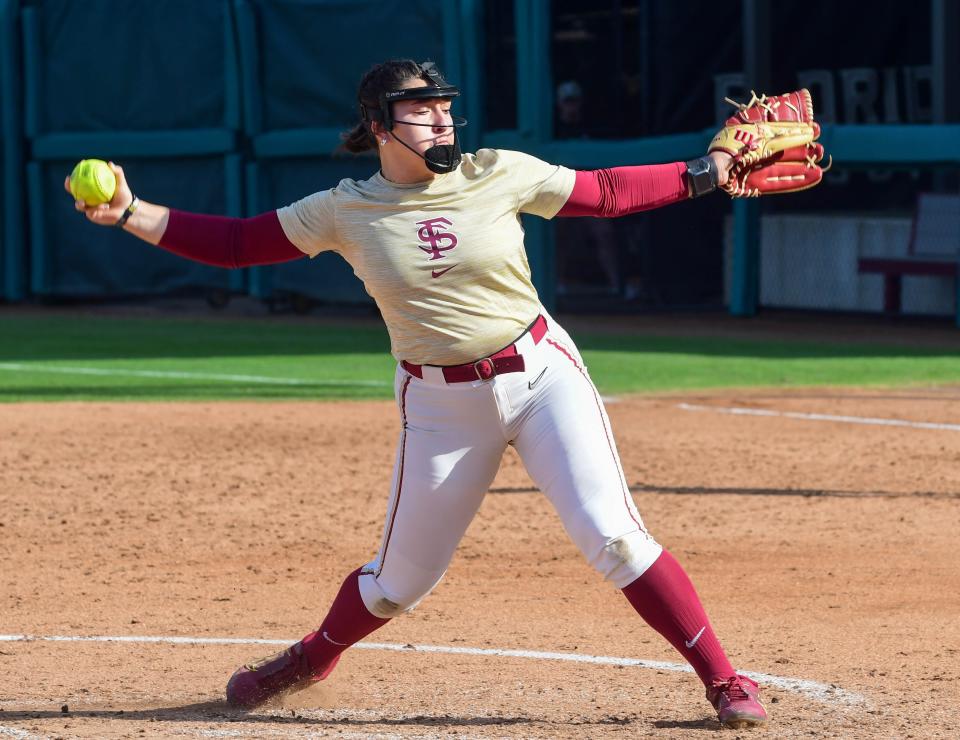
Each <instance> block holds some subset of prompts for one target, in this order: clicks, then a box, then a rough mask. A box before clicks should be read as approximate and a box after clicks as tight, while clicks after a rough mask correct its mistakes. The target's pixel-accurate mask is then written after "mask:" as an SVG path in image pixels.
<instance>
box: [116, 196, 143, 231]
mask: <svg viewBox="0 0 960 740" xmlns="http://www.w3.org/2000/svg"><path fill="white" fill-rule="evenodd" d="M139 205H140V199H139V198H138V197H137V196H133V200H131V201H130V205H128V206H127V210H125V211H124V212H123V215H122V216H121V217H120V218H119V220H118V221H117V222H116V223H115V224H114V226H116V227H117V228H118V229H122V228H123V225H124V224H125V223H126V222H127V221H129V220H130V217H131V216H132V215H133V213H134V211H136V210H137V207H138V206H139Z"/></svg>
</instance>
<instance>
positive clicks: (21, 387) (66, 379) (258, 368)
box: [0, 314, 960, 402]
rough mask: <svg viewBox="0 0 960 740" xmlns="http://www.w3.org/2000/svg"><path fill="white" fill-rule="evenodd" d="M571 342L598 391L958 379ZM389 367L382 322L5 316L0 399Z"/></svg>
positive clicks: (944, 370) (696, 341) (669, 346)
mask: <svg viewBox="0 0 960 740" xmlns="http://www.w3.org/2000/svg"><path fill="white" fill-rule="evenodd" d="M575 339H576V340H577V341H578V343H579V346H580V348H581V350H582V352H583V355H584V358H585V360H586V362H587V364H588V365H589V366H590V370H591V374H592V375H593V378H594V380H595V381H596V382H597V385H598V386H599V387H600V390H601V391H602V392H604V393H631V392H651V391H671V390H695V389H706V388H721V387H758V386H759V387H764V386H765V387H777V386H812V385H834V386H836V385H857V386H870V385H885V386H900V385H917V384H947V383H960V356H958V354H957V353H956V352H955V351H952V350H949V349H937V348H929V347H928V348H911V347H903V346H896V347H894V346H883V345H882V344H876V345H849V344H846V345H840V344H819V343H811V342H801V341H775V342H774V341H768V340H759V339H757V340H752V339H737V340H734V339H727V338H719V337H709V338H689V337H648V336H634V335H630V336H618V335H612V334H606V333H604V334H590V333H584V332H580V333H578V335H577V336H576V337H575ZM394 366H395V363H394V361H393V359H392V358H391V357H390V355H389V341H388V338H387V334H386V331H385V330H384V329H382V328H381V327H379V326H366V325H355V326H329V325H324V324H321V323H310V322H296V323H283V322H281V321H276V320H270V321H266V320H187V319H135V318H103V317H90V316H80V317H64V316H56V317H42V316H11V315H10V314H7V315H6V316H2V318H0V402H3V401H7V402H9V401H36V400H43V401H61V400H119V399H127V400H131V399H135V400H177V399H284V398H309V399H342V398H390V397H392V394H393V370H394ZM227 376H230V377H227ZM237 376H241V377H237Z"/></svg>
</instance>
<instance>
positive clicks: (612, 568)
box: [597, 532, 663, 588]
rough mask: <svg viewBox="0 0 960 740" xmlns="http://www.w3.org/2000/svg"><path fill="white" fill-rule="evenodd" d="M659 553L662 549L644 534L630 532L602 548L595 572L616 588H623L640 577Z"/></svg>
mask: <svg viewBox="0 0 960 740" xmlns="http://www.w3.org/2000/svg"><path fill="white" fill-rule="evenodd" d="M661 552H663V548H662V547H661V546H660V545H659V544H658V543H657V541H656V540H654V539H653V537H651V536H650V535H649V534H647V533H646V532H630V533H629V534H626V535H624V536H623V537H617V538H616V539H615V540H611V541H610V542H608V543H607V544H606V545H605V546H604V548H603V554H602V556H601V558H600V562H599V563H598V564H597V570H599V571H600V573H601V575H603V577H604V578H605V579H607V580H608V581H611V582H612V583H613V584H614V585H615V586H616V587H617V588H623V587H624V586H628V585H629V584H631V583H633V581H635V580H636V579H637V578H639V577H640V576H642V575H643V574H644V573H645V572H646V570H647V568H649V567H650V566H651V565H653V563H654V561H656V559H657V558H658V557H660V553H661Z"/></svg>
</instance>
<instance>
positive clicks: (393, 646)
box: [0, 634, 867, 706]
mask: <svg viewBox="0 0 960 740" xmlns="http://www.w3.org/2000/svg"><path fill="white" fill-rule="evenodd" d="M0 642H126V643H166V644H174V645H290V644H291V643H293V642H294V640H264V639H256V638H238V637H176V636H171V637H164V636H156V635H97V636H85V635H26V634H22V635H15V634H14V635H0ZM353 647H354V648H359V649H361V650H391V651H396V652H416V653H443V654H447V655H482V656H493V657H499V658H528V659H532V660H556V661H565V662H570V663H587V664H590V665H615V666H632V667H639V668H649V669H652V670H658V671H673V672H677V673H692V672H693V669H692V668H691V667H690V666H688V665H686V664H683V663H669V662H666V661H661V660H643V659H641V658H617V657H613V656H606V655H585V654H582V653H557V652H544V651H539V650H507V649H501V648H472V647H456V646H452V645H401V644H399V643H389V642H358V643H357V644H355V645H354V646H353ZM743 675H745V676H749V677H750V678H752V679H753V680H754V681H758V682H760V683H763V684H766V685H767V686H775V687H777V688H779V689H783V690H784V691H789V692H791V693H796V694H801V695H803V696H806V697H808V698H810V699H814V700H816V701H819V702H823V703H825V704H830V703H834V704H845V705H851V706H852V705H863V704H867V700H866V697H864V696H863V695H861V694H858V693H856V692H853V691H847V690H845V689H841V688H838V687H836V686H832V685H828V684H824V683H820V682H819V681H811V680H809V679H805V678H789V677H785V676H775V675H772V674H769V673H758V672H756V671H744V672H743Z"/></svg>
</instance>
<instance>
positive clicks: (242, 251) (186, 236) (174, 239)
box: [158, 208, 305, 267]
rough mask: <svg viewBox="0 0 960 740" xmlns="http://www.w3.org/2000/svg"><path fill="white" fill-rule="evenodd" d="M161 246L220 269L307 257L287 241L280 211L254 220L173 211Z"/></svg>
mask: <svg viewBox="0 0 960 740" xmlns="http://www.w3.org/2000/svg"><path fill="white" fill-rule="evenodd" d="M158 246H160V247H162V248H164V249H166V250H167V251H168V252H173V253H174V254H178V255H180V256H181V257H186V258H188V259H192V260H194V261H196V262H203V263H204V264H207V265H215V266H217V267H250V266H253V265H270V264H275V263H278V262H288V261H290V260H295V259H297V258H299V257H303V256H305V255H304V253H303V252H302V251H300V250H299V249H298V248H297V247H296V246H294V244H293V243H292V242H291V241H290V240H289V239H288V238H287V236H286V234H285V233H284V231H283V228H282V227H281V226H280V220H279V219H278V218H277V212H276V211H270V212H269V213H264V214H261V215H259V216H255V217H254V218H229V217H224V216H206V215H202V214H199V213H188V212H186V211H177V210H174V209H172V208H171V209H170V220H169V221H168V222H167V228H166V230H165V231H164V232H163V236H162V237H160V242H159V243H158Z"/></svg>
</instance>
